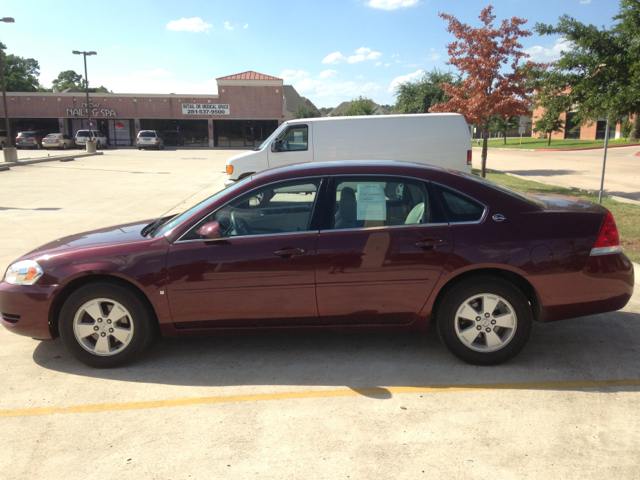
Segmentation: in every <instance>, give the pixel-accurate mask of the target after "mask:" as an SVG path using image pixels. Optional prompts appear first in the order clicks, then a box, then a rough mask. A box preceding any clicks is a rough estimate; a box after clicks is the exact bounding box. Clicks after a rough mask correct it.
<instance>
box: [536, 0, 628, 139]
mask: <svg viewBox="0 0 640 480" xmlns="http://www.w3.org/2000/svg"><path fill="white" fill-rule="evenodd" d="M614 20H615V21H616V23H615V24H614V25H613V27H611V28H610V29H608V30H607V29H605V28H602V29H599V28H598V27H596V26H594V25H585V24H583V23H581V22H578V21H577V20H575V19H574V18H572V17H570V16H569V15H563V16H561V17H560V18H559V19H558V24H557V25H555V26H554V25H545V24H540V23H538V24H536V26H535V30H536V31H537V32H538V33H539V34H541V35H560V36H561V37H563V38H565V39H566V40H567V41H568V47H567V50H566V51H563V52H562V53H561V57H560V59H559V60H558V61H557V62H555V63H554V64H553V65H552V66H551V68H550V69H549V70H548V71H546V72H545V71H541V70H536V69H533V70H532V76H533V80H534V84H535V86H536V88H538V90H539V91H538V95H537V99H544V98H548V97H553V96H560V95H566V96H567V97H568V99H569V102H568V103H569V105H574V108H575V110H574V112H575V116H574V120H575V121H577V123H578V124H579V125H584V124H589V123H591V122H593V121H594V120H595V119H597V118H600V117H606V118H608V119H609V120H610V121H612V122H616V121H618V120H620V118H621V117H623V116H625V115H627V114H634V115H635V118H636V121H635V122H634V132H633V133H635V134H636V138H637V135H638V134H640V132H638V131H637V130H638V128H640V125H639V124H638V123H639V122H638V117H639V115H638V114H639V113H640V95H638V91H640V0H622V1H621V2H620V11H619V13H618V15H616V16H615V17H614ZM537 103H538V104H540V100H537Z"/></svg>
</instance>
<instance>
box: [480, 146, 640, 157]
mask: <svg viewBox="0 0 640 480" xmlns="http://www.w3.org/2000/svg"><path fill="white" fill-rule="evenodd" d="M638 146H640V143H632V144H631V145H610V146H608V147H607V148H622V147H638ZM471 147H472V148H473V149H475V150H482V147H477V146H476V147H474V146H473V145H472V146H471ZM487 150H515V151H517V152H578V151H580V150H604V147H586V148H537V149H533V148H508V147H507V148H500V147H487ZM636 156H638V157H640V152H638V153H636Z"/></svg>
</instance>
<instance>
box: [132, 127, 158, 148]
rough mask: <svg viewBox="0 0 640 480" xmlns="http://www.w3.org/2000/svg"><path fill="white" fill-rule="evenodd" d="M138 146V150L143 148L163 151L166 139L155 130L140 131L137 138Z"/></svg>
mask: <svg viewBox="0 0 640 480" xmlns="http://www.w3.org/2000/svg"><path fill="white" fill-rule="evenodd" d="M136 146H137V147H138V150H142V149H143V148H145V149H146V148H157V149H158V150H162V149H163V148H164V139H163V138H162V137H161V136H160V135H158V132H156V131H155V130H140V132H138V136H137V137H136Z"/></svg>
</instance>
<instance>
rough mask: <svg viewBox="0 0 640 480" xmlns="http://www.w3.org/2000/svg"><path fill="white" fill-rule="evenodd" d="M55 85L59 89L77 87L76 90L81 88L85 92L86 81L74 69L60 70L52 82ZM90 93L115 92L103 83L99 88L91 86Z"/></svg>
mask: <svg viewBox="0 0 640 480" xmlns="http://www.w3.org/2000/svg"><path fill="white" fill-rule="evenodd" d="M51 83H52V84H53V86H54V87H56V88H57V89H58V90H60V91H62V90H65V89H67V88H75V89H76V90H80V91H81V92H84V91H85V89H86V82H85V80H84V77H83V76H82V75H80V74H79V73H76V72H75V71H74V70H65V71H64V72H60V74H59V75H58V78H56V79H55V80H54V81H53V82H51ZM89 93H113V92H111V91H109V90H108V89H107V88H106V87H103V86H102V85H101V86H99V87H98V88H91V87H89Z"/></svg>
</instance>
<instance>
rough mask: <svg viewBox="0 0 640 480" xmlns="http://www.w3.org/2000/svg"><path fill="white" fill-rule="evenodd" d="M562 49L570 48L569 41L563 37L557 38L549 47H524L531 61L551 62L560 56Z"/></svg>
mask: <svg viewBox="0 0 640 480" xmlns="http://www.w3.org/2000/svg"><path fill="white" fill-rule="evenodd" d="M562 50H564V51H567V50H571V43H570V42H568V41H567V40H566V39H564V38H559V39H557V40H556V42H555V44H554V45H553V46H552V47H551V48H544V47H541V46H535V47H530V48H525V49H524V52H525V53H528V54H529V55H530V58H529V60H531V61H532V62H552V61H554V60H558V59H559V58H560V52H561V51H562Z"/></svg>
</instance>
